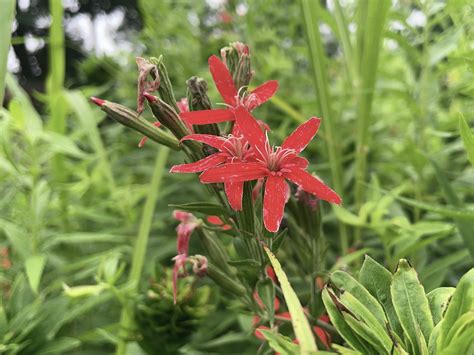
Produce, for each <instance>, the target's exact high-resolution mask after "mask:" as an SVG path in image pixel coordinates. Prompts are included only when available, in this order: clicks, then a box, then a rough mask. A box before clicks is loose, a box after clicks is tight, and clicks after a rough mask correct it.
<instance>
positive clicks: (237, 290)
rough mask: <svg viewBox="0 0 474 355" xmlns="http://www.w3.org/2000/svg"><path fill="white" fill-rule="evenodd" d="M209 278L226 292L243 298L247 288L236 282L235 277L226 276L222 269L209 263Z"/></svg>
mask: <svg viewBox="0 0 474 355" xmlns="http://www.w3.org/2000/svg"><path fill="white" fill-rule="evenodd" d="M207 276H209V277H210V278H211V279H212V280H213V281H214V282H215V283H216V284H217V285H219V286H220V287H222V288H223V289H224V290H227V291H229V292H232V293H233V294H235V295H236V296H239V297H240V296H243V295H244V294H245V287H244V286H243V285H242V284H241V283H239V282H236V281H235V280H237V279H236V278H235V277H231V276H229V275H226V274H224V273H223V272H222V271H221V270H220V268H218V267H216V266H214V265H213V264H212V263H208V266H207Z"/></svg>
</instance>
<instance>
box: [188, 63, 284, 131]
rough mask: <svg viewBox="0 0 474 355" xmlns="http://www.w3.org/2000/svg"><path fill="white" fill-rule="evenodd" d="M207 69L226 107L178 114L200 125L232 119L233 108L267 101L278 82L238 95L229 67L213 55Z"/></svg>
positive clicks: (250, 108) (264, 84)
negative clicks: (241, 95)
mask: <svg viewBox="0 0 474 355" xmlns="http://www.w3.org/2000/svg"><path fill="white" fill-rule="evenodd" d="M209 70H210V72H211V74H212V78H213V80H214V83H215V84H216V87H217V90H218V91H219V93H220V94H221V96H222V99H223V100H224V102H225V104H226V106H227V107H228V108H227V109H212V110H201V111H192V112H182V113H181V114H180V116H181V118H182V119H183V120H184V121H186V122H188V123H190V124H196V125H200V124H211V123H219V122H226V121H234V119H235V117H234V110H235V108H237V107H240V106H242V107H244V108H245V109H246V110H248V111H252V110H253V109H254V108H256V107H258V106H260V105H261V104H263V103H264V102H266V101H268V100H269V99H270V98H271V97H272V96H273V94H275V92H276V91H277V89H278V82H277V81H276V80H270V81H267V82H265V83H263V84H262V85H260V86H259V87H257V88H256V89H255V90H253V91H251V92H250V93H248V94H246V95H244V96H243V97H240V95H239V91H240V90H241V89H242V88H239V89H237V88H236V87H235V84H234V81H233V80H232V75H231V74H230V72H229V69H228V68H227V67H226V65H225V64H224V63H223V62H222V61H221V60H220V59H219V58H218V57H217V56H215V55H213V56H211V57H210V58H209Z"/></svg>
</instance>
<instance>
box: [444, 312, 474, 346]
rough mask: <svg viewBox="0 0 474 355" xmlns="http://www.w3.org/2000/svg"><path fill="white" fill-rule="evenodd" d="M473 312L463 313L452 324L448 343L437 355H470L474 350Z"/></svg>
mask: <svg viewBox="0 0 474 355" xmlns="http://www.w3.org/2000/svg"><path fill="white" fill-rule="evenodd" d="M473 334H474V310H471V311H470V312H468V313H465V314H463V315H462V316H461V318H459V319H458V320H457V321H456V323H454V326H453V328H452V329H451V330H450V332H449V335H450V339H451V340H450V342H449V343H448V344H447V346H446V347H445V348H443V349H438V353H439V354H443V355H444V354H448V355H459V354H472V353H473V350H474V337H473V336H472V335H473Z"/></svg>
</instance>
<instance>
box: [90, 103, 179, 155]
mask: <svg viewBox="0 0 474 355" xmlns="http://www.w3.org/2000/svg"><path fill="white" fill-rule="evenodd" d="M91 101H92V102H94V103H95V104H96V105H98V106H99V107H100V108H101V110H102V111H104V112H105V113H106V114H107V116H109V117H110V118H112V119H113V120H115V121H117V122H118V123H121V124H122V125H124V126H127V127H129V128H131V129H133V130H135V131H137V132H140V133H141V134H143V135H145V136H147V137H148V138H150V139H151V140H153V141H155V142H157V143H160V144H163V145H166V146H167V147H170V148H171V149H174V150H179V149H180V146H179V142H178V140H177V139H176V138H174V137H172V136H170V135H169V134H167V133H166V132H164V131H163V130H161V129H159V128H157V127H155V126H154V125H153V123H151V122H149V121H147V120H146V119H145V118H143V117H141V116H139V115H138V113H137V112H135V111H133V110H131V109H129V108H128V107H126V106H123V105H119V104H116V103H113V102H110V101H106V100H102V99H98V98H95V97H94V98H91Z"/></svg>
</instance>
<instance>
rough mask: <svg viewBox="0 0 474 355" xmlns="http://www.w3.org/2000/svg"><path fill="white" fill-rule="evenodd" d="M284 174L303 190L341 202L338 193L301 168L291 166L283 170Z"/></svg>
mask: <svg viewBox="0 0 474 355" xmlns="http://www.w3.org/2000/svg"><path fill="white" fill-rule="evenodd" d="M284 175H285V177H286V178H287V179H288V180H291V181H293V182H294V183H295V184H297V185H299V186H301V188H302V189H303V190H305V191H306V192H308V193H310V194H313V195H315V196H316V197H318V198H320V199H321V200H325V201H328V202H331V203H336V204H338V205H339V204H341V202H342V200H341V198H340V197H339V195H338V194H337V193H335V192H334V191H333V190H331V189H330V188H329V187H328V186H326V185H325V184H324V182H322V181H321V180H320V179H318V178H317V177H315V176H313V175H311V174H310V173H308V172H307V171H304V170H303V169H301V168H296V167H291V168H289V169H288V170H287V171H285V172H284Z"/></svg>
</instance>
